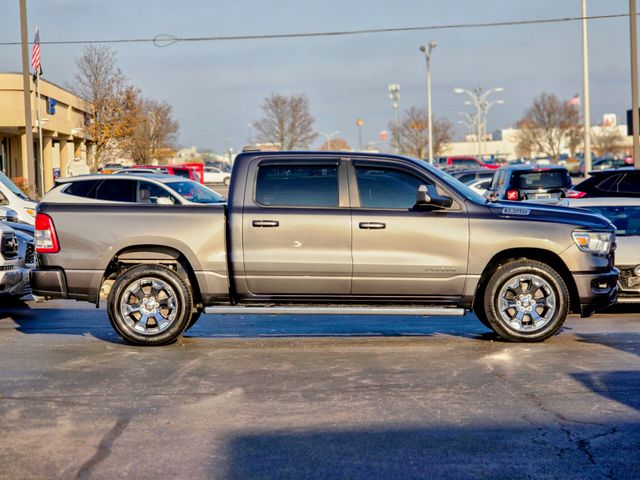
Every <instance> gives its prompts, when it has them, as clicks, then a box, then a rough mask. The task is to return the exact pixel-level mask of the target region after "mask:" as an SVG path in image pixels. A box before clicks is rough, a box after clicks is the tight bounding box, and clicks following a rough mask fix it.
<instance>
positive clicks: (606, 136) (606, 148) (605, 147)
mask: <svg viewBox="0 0 640 480" xmlns="http://www.w3.org/2000/svg"><path fill="white" fill-rule="evenodd" d="M591 139H592V142H593V149H594V150H595V152H596V154H597V155H619V154H621V153H622V152H623V151H624V137H623V136H622V134H621V133H620V130H618V127H614V126H608V127H600V128H599V129H597V130H595V129H594V130H592V131H591Z"/></svg>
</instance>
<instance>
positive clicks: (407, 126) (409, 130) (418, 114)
mask: <svg viewBox="0 0 640 480" xmlns="http://www.w3.org/2000/svg"><path fill="white" fill-rule="evenodd" d="M389 129H390V130H391V142H392V144H393V145H394V146H396V147H397V148H398V149H399V150H400V152H401V153H403V154H405V155H408V156H411V157H414V158H420V159H422V158H425V157H426V156H427V154H428V151H429V122H428V120H427V114H426V113H425V112H424V111H423V110H422V109H419V108H416V107H411V108H410V109H408V110H406V111H405V112H404V114H403V115H402V117H401V118H400V119H399V120H398V122H397V123H396V122H391V123H390V124H389ZM432 130H433V132H432V133H433V154H434V155H440V154H442V152H443V151H444V150H445V147H446V144H447V143H449V142H451V139H452V137H453V125H452V124H451V122H450V121H449V120H447V119H446V118H436V119H434V120H433V129H432Z"/></svg>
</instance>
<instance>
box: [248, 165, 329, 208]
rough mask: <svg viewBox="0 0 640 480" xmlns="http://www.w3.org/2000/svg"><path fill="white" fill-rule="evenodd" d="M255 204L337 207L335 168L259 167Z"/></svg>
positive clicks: (309, 166) (308, 166)
mask: <svg viewBox="0 0 640 480" xmlns="http://www.w3.org/2000/svg"><path fill="white" fill-rule="evenodd" d="M256 201H257V202H258V203H260V204H262V205H269V206H282V207H337V206H338V167H337V166H335V165H300V166H295V165H287V166H276V165H263V166H261V167H260V168H259V169H258V181H257V184H256Z"/></svg>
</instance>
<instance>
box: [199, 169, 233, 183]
mask: <svg viewBox="0 0 640 480" xmlns="http://www.w3.org/2000/svg"><path fill="white" fill-rule="evenodd" d="M229 182H231V172H223V171H222V170H220V169H219V168H216V167H206V166H205V167H204V183H222V184H224V185H229Z"/></svg>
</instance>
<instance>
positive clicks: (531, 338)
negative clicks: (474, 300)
mask: <svg viewBox="0 0 640 480" xmlns="http://www.w3.org/2000/svg"><path fill="white" fill-rule="evenodd" d="M483 300H484V313H485V315H486V319H487V320H488V322H489V325H490V326H491V328H492V329H493V331H494V332H496V333H497V334H498V335H500V336H501V337H502V338H504V339H505V340H508V341H511V342H539V341H542V340H545V339H547V338H549V337H551V336H552V335H555V334H556V333H557V332H558V330H560V328H561V327H562V325H563V323H564V321H565V319H566V317H567V313H568V310H569V291H568V289H567V285H566V283H565V282H564V280H563V279H562V277H561V276H560V275H559V274H558V272H556V271H555V270H554V269H553V268H551V267H550V266H548V265H546V264H544V263H541V262H538V261H535V260H529V259H526V258H523V259H519V260H514V261H511V262H508V263H506V264H504V265H501V266H500V267H499V268H498V269H497V270H496V271H495V272H494V273H493V275H492V276H491V278H490V279H489V282H488V283H487V288H486V289H485V293H484V299H483Z"/></svg>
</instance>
